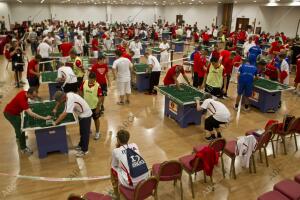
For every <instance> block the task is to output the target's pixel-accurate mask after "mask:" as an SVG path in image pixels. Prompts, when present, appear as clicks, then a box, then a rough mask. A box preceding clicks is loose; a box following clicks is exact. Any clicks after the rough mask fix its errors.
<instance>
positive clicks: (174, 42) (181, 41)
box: [172, 39, 184, 44]
mask: <svg viewBox="0 0 300 200" xmlns="http://www.w3.org/2000/svg"><path fill="white" fill-rule="evenodd" d="M172 43H173V44H183V43H184V41H183V40H178V39H177V40H174V41H172Z"/></svg>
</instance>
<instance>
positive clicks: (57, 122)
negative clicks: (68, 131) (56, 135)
mask: <svg viewBox="0 0 300 200" xmlns="http://www.w3.org/2000/svg"><path fill="white" fill-rule="evenodd" d="M67 115H68V113H66V112H63V113H61V114H60V115H59V117H58V118H57V119H56V120H55V122H54V123H53V125H54V126H56V125H57V124H59V123H60V122H62V121H63V120H64V119H65V118H66V117H67Z"/></svg>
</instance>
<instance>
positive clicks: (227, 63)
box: [223, 58, 233, 75]
mask: <svg viewBox="0 0 300 200" xmlns="http://www.w3.org/2000/svg"><path fill="white" fill-rule="evenodd" d="M223 66H224V71H225V74H226V75H230V74H231V73H232V68H233V59H230V58H229V59H226V61H225V62H224V63H223Z"/></svg>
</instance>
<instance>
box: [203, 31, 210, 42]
mask: <svg viewBox="0 0 300 200" xmlns="http://www.w3.org/2000/svg"><path fill="white" fill-rule="evenodd" d="M202 39H203V41H204V42H208V41H209V35H208V34H207V33H205V32H204V33H202Z"/></svg>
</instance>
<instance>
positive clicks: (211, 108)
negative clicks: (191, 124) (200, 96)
mask: <svg viewBox="0 0 300 200" xmlns="http://www.w3.org/2000/svg"><path fill="white" fill-rule="evenodd" d="M201 108H203V109H205V110H207V111H208V113H209V115H212V116H213V118H214V119H215V120H217V121H219V122H226V123H228V122H229V121H230V112H229V110H228V108H227V107H226V106H225V105H224V104H223V103H221V102H219V101H215V100H213V99H206V100H204V102H203V103H202V104H201Z"/></svg>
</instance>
